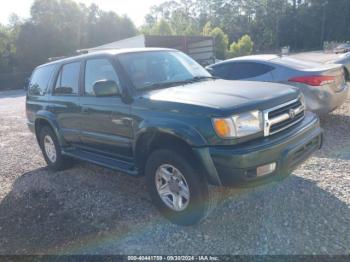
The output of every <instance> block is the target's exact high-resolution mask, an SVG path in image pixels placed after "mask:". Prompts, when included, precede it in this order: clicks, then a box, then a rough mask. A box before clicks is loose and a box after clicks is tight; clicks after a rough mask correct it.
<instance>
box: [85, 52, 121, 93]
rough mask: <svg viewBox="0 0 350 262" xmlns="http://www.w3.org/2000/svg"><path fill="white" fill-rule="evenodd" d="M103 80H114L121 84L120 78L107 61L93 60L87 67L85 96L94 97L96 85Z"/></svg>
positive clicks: (87, 63) (89, 61) (88, 62)
mask: <svg viewBox="0 0 350 262" xmlns="http://www.w3.org/2000/svg"><path fill="white" fill-rule="evenodd" d="M101 80H112V81H114V82H116V83H117V85H118V86H120V84H119V78H118V76H117V74H116V72H115V70H114V68H113V66H112V64H111V63H110V62H109V61H108V60H107V59H92V60H88V61H87V62H86V66H85V94H86V95H91V96H94V95H95V92H94V84H95V83H96V82H97V81H101Z"/></svg>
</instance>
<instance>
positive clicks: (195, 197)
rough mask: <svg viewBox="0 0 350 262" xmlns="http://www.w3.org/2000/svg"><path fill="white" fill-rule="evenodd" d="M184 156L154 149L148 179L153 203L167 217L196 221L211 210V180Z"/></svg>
mask: <svg viewBox="0 0 350 262" xmlns="http://www.w3.org/2000/svg"><path fill="white" fill-rule="evenodd" d="M184 157H185V156H184V155H182V154H179V153H177V152H175V151H171V150H167V149H160V150H157V151H155V152H153V153H152V154H151V155H150V157H149V158H148V161H147V163H146V168H145V172H146V181H147V186H148V190H149V193H150V196H151V198H152V201H153V203H154V204H155V206H156V207H157V208H158V210H159V211H160V212H161V213H162V214H163V215H164V216H165V217H166V218H167V219H169V220H170V221H171V222H173V223H175V224H180V225H192V224H195V223H197V222H199V221H200V220H201V219H202V218H204V217H205V216H206V215H207V214H208V211H209V202H208V200H209V199H208V196H209V193H208V184H207V182H206V180H205V179H204V178H203V177H201V176H200V175H199V174H198V172H197V170H196V169H195V168H194V167H193V166H192V165H191V164H190V162H189V159H190V158H184Z"/></svg>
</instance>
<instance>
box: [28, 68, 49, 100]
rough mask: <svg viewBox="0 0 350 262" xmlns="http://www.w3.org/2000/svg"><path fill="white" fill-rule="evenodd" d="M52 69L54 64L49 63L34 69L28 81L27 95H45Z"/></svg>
mask: <svg viewBox="0 0 350 262" xmlns="http://www.w3.org/2000/svg"><path fill="white" fill-rule="evenodd" d="M54 69H55V65H49V66H43V67H40V68H38V69H36V70H35V71H34V73H33V75H32V77H31V79H30V83H29V95H33V96H43V95H45V93H46V90H47V88H48V85H49V82H50V79H51V77H52V73H53V70H54Z"/></svg>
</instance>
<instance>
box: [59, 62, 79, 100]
mask: <svg viewBox="0 0 350 262" xmlns="http://www.w3.org/2000/svg"><path fill="white" fill-rule="evenodd" d="M79 72H80V62H76V63H70V64H66V65H64V66H63V67H62V69H61V71H60V74H59V76H58V78H57V82H56V86H55V94H56V95H77V94H78V90H79Z"/></svg>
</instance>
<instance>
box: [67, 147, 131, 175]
mask: <svg viewBox="0 0 350 262" xmlns="http://www.w3.org/2000/svg"><path fill="white" fill-rule="evenodd" d="M62 154H63V155H66V156H70V157H73V158H77V159H80V160H83V161H87V162H90V163H94V164H96V165H99V166H103V167H107V168H110V169H113V170H116V171H120V172H123V173H127V174H128V175H132V176H137V175H138V170H137V169H136V167H135V165H134V164H133V163H130V162H126V161H123V160H119V159H115V158H111V157H108V156H103V155H100V154H96V153H93V152H89V151H85V150H82V149H78V148H69V149H68V148H67V149H64V150H62Z"/></svg>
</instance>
